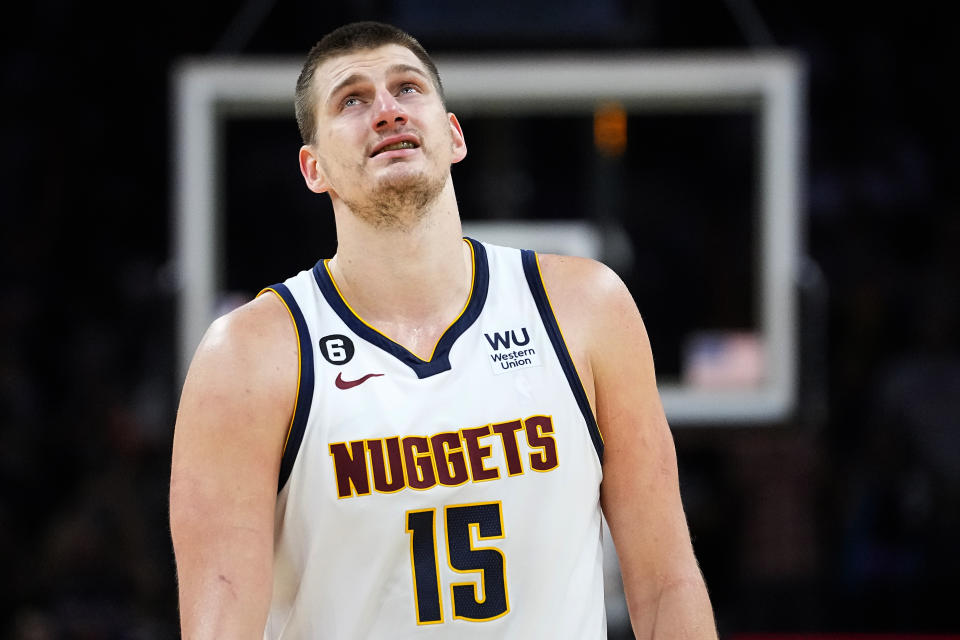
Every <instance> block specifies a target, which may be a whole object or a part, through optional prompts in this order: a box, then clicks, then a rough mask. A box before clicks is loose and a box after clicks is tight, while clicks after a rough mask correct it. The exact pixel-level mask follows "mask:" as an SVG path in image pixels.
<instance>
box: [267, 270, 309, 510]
mask: <svg viewBox="0 0 960 640" xmlns="http://www.w3.org/2000/svg"><path fill="white" fill-rule="evenodd" d="M264 291H273V292H274V293H276V294H277V295H278V296H280V299H281V300H283V303H284V304H285V305H286V307H287V309H288V310H289V311H290V315H291V316H292V317H293V322H294V324H295V325H296V327H297V340H298V344H297V349H298V350H299V352H300V373H299V380H300V382H299V389H298V390H297V406H296V409H295V410H294V412H293V419H292V420H291V421H290V431H289V433H288V434H287V442H286V444H285V445H284V447H283V458H282V459H281V460H280V477H279V480H278V482H277V493H280V491H282V490H283V486H284V485H285V484H286V483H287V479H288V478H289V477H290V472H291V471H292V470H293V463H294V462H296V460H297V453H298V452H299V451H300V443H302V442H303V434H304V431H306V428H307V417H308V416H309V415H310V405H311V404H312V403H313V342H312V341H311V340H310V330H309V329H308V328H307V321H306V320H305V319H304V317H303V312H301V311H300V306H299V305H298V304H297V301H296V300H295V299H294V298H293V294H292V293H290V289H288V288H287V286H286V285H284V284H275V285H273V286H271V287H267V288H266V289H264Z"/></svg>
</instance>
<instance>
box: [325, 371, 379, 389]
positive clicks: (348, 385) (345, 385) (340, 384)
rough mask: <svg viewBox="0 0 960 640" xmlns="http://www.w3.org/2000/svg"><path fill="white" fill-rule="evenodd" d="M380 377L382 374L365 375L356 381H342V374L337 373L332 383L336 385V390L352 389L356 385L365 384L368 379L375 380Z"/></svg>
mask: <svg viewBox="0 0 960 640" xmlns="http://www.w3.org/2000/svg"><path fill="white" fill-rule="evenodd" d="M382 375H383V374H382V373H368V374H367V375H365V376H363V377H362V378H358V379H356V380H344V379H343V374H342V373H338V374H337V379H336V380H334V383H336V385H337V389H352V388H353V387H355V386H357V385H358V384H363V383H364V382H366V381H367V380H369V379H370V378H375V377H377V376H382Z"/></svg>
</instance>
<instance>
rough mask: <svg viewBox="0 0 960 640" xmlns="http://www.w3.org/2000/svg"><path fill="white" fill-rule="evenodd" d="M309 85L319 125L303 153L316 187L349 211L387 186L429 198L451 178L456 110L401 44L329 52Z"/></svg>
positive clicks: (458, 140) (457, 144) (456, 154)
mask: <svg viewBox="0 0 960 640" xmlns="http://www.w3.org/2000/svg"><path fill="white" fill-rule="evenodd" d="M313 91H314V92H315V94H314V95H315V96H316V98H317V102H316V104H317V114H316V115H317V128H316V131H317V133H316V137H315V139H314V141H313V144H312V145H309V149H310V158H309V159H308V161H310V160H312V161H315V162H316V163H317V168H318V175H319V176H320V181H319V182H318V183H317V184H318V185H319V189H314V190H320V191H329V192H331V197H334V198H336V197H339V198H341V199H343V200H344V202H346V203H347V204H348V205H350V206H351V209H354V210H355V211H356V210H357V208H358V207H359V208H362V207H363V206H364V205H365V204H367V203H371V202H377V201H378V198H379V196H380V195H382V194H385V193H386V194H394V195H396V194H402V193H405V192H408V191H413V192H417V191H418V190H424V189H426V190H427V191H429V192H430V193H427V194H426V195H425V196H423V197H427V198H428V199H432V198H433V197H435V195H436V193H439V191H440V190H441V189H442V188H443V185H444V184H445V183H446V181H447V180H448V179H449V174H450V164H451V163H453V162H459V161H460V160H461V159H462V158H463V157H464V155H465V154H466V147H465V145H464V143H463V135H462V133H461V131H460V127H459V124H457V121H456V118H455V117H454V116H453V115H452V114H448V113H447V112H446V110H445V109H444V106H443V103H442V102H441V100H440V95H439V94H438V92H437V89H436V87H435V86H434V84H433V82H432V80H431V78H430V74H429V72H428V71H427V69H426V68H425V67H424V66H423V63H421V62H420V60H419V59H418V58H417V57H416V56H415V55H414V54H413V52H411V51H409V50H408V49H406V48H405V47H401V46H399V45H392V44H391V45H386V46H383V47H379V48H377V49H365V50H360V51H356V52H353V53H350V54H347V55H343V56H338V57H336V58H332V59H330V60H327V61H326V62H324V63H323V64H322V65H321V66H320V67H319V68H318V69H317V70H316V73H315V75H314V81H313ZM303 167H304V154H303V152H301V168H303ZM304 175H305V176H307V172H306V171H305V172H304ZM308 184H309V179H308ZM311 188H314V187H313V186H311ZM433 192H436V193H433ZM431 194H432V195H431Z"/></svg>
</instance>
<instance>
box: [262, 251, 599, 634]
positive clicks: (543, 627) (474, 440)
mask: <svg viewBox="0 0 960 640" xmlns="http://www.w3.org/2000/svg"><path fill="white" fill-rule="evenodd" d="M467 241H468V243H469V245H470V248H471V249H472V252H473V258H474V263H473V264H474V267H473V268H474V272H473V286H472V291H471V294H470V299H469V302H468V303H467V305H466V307H465V308H464V310H463V312H462V313H461V315H460V317H459V318H458V319H457V320H456V321H455V322H454V323H453V324H452V325H451V326H450V327H449V328H448V329H447V331H446V332H445V333H444V335H443V337H442V338H441V339H440V341H439V342H438V343H437V345H436V348H435V350H434V353H433V355H432V357H431V358H430V359H429V360H426V361H425V360H421V359H420V358H418V357H417V356H415V355H413V354H412V353H410V352H409V351H407V350H406V349H405V348H404V347H402V346H400V345H399V344H397V343H395V342H393V341H392V340H391V339H390V338H389V337H387V336H385V335H383V334H381V333H379V332H378V331H377V330H376V329H375V328H373V327H371V326H369V325H367V324H365V323H364V321H363V320H362V319H361V318H359V317H357V316H356V315H355V314H354V313H353V311H352V310H351V309H350V307H349V306H348V305H347V303H346V302H345V301H344V299H343V298H342V297H341V295H340V293H339V291H338V290H337V286H336V283H335V282H334V281H333V279H332V277H331V276H330V273H329V271H328V270H327V266H326V262H325V261H321V262H319V263H318V264H317V265H316V266H315V267H314V268H313V269H312V270H309V271H304V272H302V273H300V274H299V275H297V276H294V277H293V278H290V279H289V280H287V281H286V282H285V283H284V284H280V285H275V286H274V287H270V288H269V289H266V290H265V291H267V290H270V291H273V292H275V293H276V294H277V295H278V296H279V297H280V298H281V299H282V300H283V302H284V303H285V304H286V305H287V308H288V309H289V311H290V314H291V317H292V318H293V320H294V323H295V325H296V329H297V333H298V340H299V346H300V377H299V389H298V394H297V405H296V409H295V412H294V417H293V420H292V424H291V427H290V433H289V436H288V439H287V444H286V447H285V450H284V455H283V462H282V465H281V471H280V486H279V494H278V497H277V510H276V539H275V558H274V585H273V600H272V603H271V608H270V614H269V618H268V621H267V626H266V631H265V634H264V637H265V638H294V639H314V638H336V639H338V640H339V639H353V638H391V639H393V638H418V639H419V638H456V639H470V638H497V639H504V638H518V639H523V640H530V639H533V638H551V639H554V638H576V639H577V640H584V639H593V638H595V639H601V638H604V639H605V638H606V637H607V635H606V621H605V611H604V602H603V576H602V562H603V559H602V552H601V528H600V506H599V491H600V480H601V476H602V471H601V456H602V453H603V444H602V440H601V437H600V433H599V431H598V429H597V425H596V421H595V420H594V417H593V414H592V412H591V409H590V406H589V403H588V400H587V397H586V394H585V393H584V389H583V386H582V385H581V382H580V379H579V377H578V375H577V372H576V370H575V368H574V365H573V362H572V360H571V358H570V355H569V353H568V352H567V349H566V346H565V344H564V341H563V337H562V335H561V333H560V330H559V328H558V326H557V322H556V319H555V318H554V314H553V311H552V310H551V308H550V303H549V300H548V298H547V295H546V291H545V290H544V287H543V284H542V281H541V277H540V272H539V266H538V263H537V258H536V255H535V254H534V253H533V252H530V251H522V252H521V251H518V250H516V249H507V248H503V247H495V246H490V245H484V244H482V243H480V242H477V241H474V240H469V239H468V240H467Z"/></svg>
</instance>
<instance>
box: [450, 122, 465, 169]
mask: <svg viewBox="0 0 960 640" xmlns="http://www.w3.org/2000/svg"><path fill="white" fill-rule="evenodd" d="M447 116H448V117H449V118H450V135H451V137H452V138H453V161H454V162H460V161H461V160H463V159H464V158H465V157H467V141H466V139H464V137H463V129H461V128H460V122H459V121H458V120H457V116H455V115H453V114H452V113H449V114H447Z"/></svg>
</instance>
